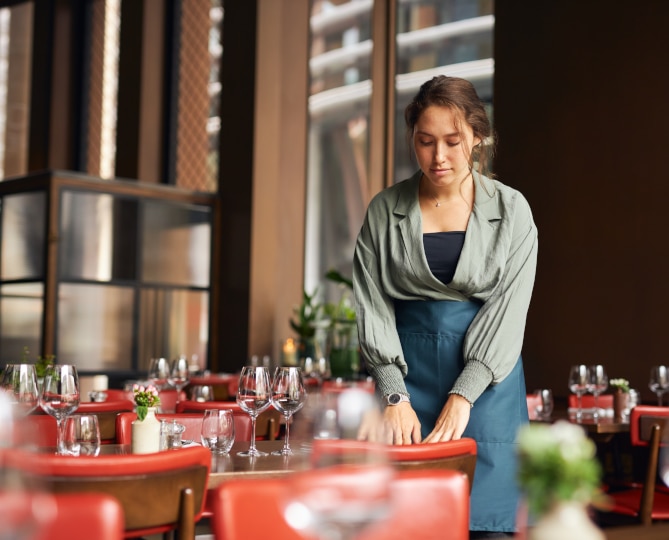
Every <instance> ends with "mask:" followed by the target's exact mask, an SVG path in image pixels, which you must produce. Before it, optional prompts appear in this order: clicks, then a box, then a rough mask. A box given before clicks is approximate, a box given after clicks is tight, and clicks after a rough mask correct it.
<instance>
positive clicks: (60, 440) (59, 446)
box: [56, 417, 65, 454]
mask: <svg viewBox="0 0 669 540" xmlns="http://www.w3.org/2000/svg"><path fill="white" fill-rule="evenodd" d="M64 429H65V419H64V418H61V417H57V418H56V454H63V453H65V452H64V450H65V448H64V446H65V433H64V432H63V430H64Z"/></svg>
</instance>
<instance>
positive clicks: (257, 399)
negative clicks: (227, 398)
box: [237, 366, 272, 457]
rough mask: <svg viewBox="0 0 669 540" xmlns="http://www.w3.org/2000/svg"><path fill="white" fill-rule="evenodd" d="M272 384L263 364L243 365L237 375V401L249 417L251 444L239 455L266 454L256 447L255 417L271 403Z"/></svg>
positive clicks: (254, 455) (255, 455)
mask: <svg viewBox="0 0 669 540" xmlns="http://www.w3.org/2000/svg"><path fill="white" fill-rule="evenodd" d="M271 397H272V385H271V383H270V380H269V371H268V370H267V368H266V367H263V366H245V367H243V368H242V372H241V374H240V376H239V386H238V387H237V403H238V404H239V406H240V407H241V408H242V410H243V411H244V412H245V413H247V414H248V415H249V416H250V417H251V445H250V446H249V449H248V450H246V451H243V452H237V455H239V456H248V457H257V456H266V455H267V452H261V451H260V450H258V449H257V448H256V419H257V418H258V415H259V414H260V413H261V412H263V411H264V410H265V409H267V408H268V407H269V406H270V405H271Z"/></svg>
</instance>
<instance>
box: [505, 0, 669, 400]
mask: <svg viewBox="0 0 669 540" xmlns="http://www.w3.org/2000/svg"><path fill="white" fill-rule="evenodd" d="M495 5H496V14H495V53H494V54H495V87H494V96H495V104H494V110H495V119H494V120H495V127H496V130H497V133H498V138H499V144H498V154H497V159H496V164H495V170H496V173H497V175H498V177H499V179H500V180H502V181H503V182H505V183H507V184H509V185H511V186H514V187H516V188H518V189H520V190H521V191H522V192H523V193H524V194H525V196H526V197H527V199H528V200H529V202H530V205H531V206H532V209H533V212H534V217H535V221H536V223H537V226H538V229H539V264H538V269H537V280H536V284H535V291H534V295H533V299H532V304H531V307H530V313H529V317H528V325H527V332H526V338H525V345H524V348H523V356H524V360H525V372H526V380H527V386H528V390H529V391H531V390H533V389H534V388H538V387H550V388H553V391H554V392H555V394H556V395H558V396H566V395H567V394H568V390H567V376H568V370H569V366H570V365H571V364H575V363H601V364H604V365H605V366H606V367H607V368H608V372H609V375H610V376H613V377H626V378H628V379H630V381H631V383H632V385H633V386H634V387H635V388H637V389H639V390H641V391H642V398H643V400H644V401H649V400H652V399H653V394H651V393H650V391H649V390H648V374H649V370H650V367H651V366H652V365H653V364H658V363H665V364H669V314H668V313H669V310H668V307H667V306H669V256H668V254H667V251H668V249H667V248H668V246H669V241H668V240H667V238H666V236H667V235H666V232H665V231H666V229H667V222H668V219H669V167H667V155H669V152H668V150H667V147H668V146H669V135H668V131H667V128H668V126H669V69H668V66H669V37H668V36H667V28H668V27H669V2H666V1H665V0H642V1H640V2H634V3H632V2H621V3H612V2H610V1H607V0H589V1H587V2H583V1H582V0H560V1H541V2H531V3H527V2H518V1H516V0H497V1H496V2H495Z"/></svg>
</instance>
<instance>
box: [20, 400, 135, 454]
mask: <svg viewBox="0 0 669 540" xmlns="http://www.w3.org/2000/svg"><path fill="white" fill-rule="evenodd" d="M134 408H135V404H134V402H132V401H131V400H129V399H115V400H107V401H101V402H93V401H82V402H81V403H79V406H78V407H77V409H76V410H75V411H74V414H95V415H97V417H98V424H99V425H100V442H101V443H102V444H111V443H114V442H116V415H117V414H118V413H121V412H128V411H132V410H134ZM35 417H49V418H52V417H50V416H49V415H48V414H46V413H45V412H44V411H43V410H42V408H41V407H38V408H37V409H35V411H34V412H33V413H32V414H30V415H28V417H27V420H28V421H29V422H33V421H34V422H36V423H37V424H38V425H39V426H42V427H43V429H45V430H46V431H45V432H44V433H39V435H38V437H37V441H36V442H37V443H38V445H40V446H54V445H55V444H56V438H55V435H56V431H55V427H53V428H51V423H50V422H49V421H48V420H42V421H40V420H35ZM52 420H53V418H52ZM53 423H54V426H55V420H54V422H53ZM52 434H53V437H51V435H52Z"/></svg>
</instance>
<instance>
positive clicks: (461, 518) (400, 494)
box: [211, 470, 469, 540]
mask: <svg viewBox="0 0 669 540" xmlns="http://www.w3.org/2000/svg"><path fill="white" fill-rule="evenodd" d="M314 472H315V471H308V472H305V473H298V474H307V475H308V474H312V473H314ZM318 473H319V474H322V471H318ZM330 476H331V478H328V477H327V476H321V477H320V478H319V479H318V481H319V482H320V481H323V483H324V485H325V484H327V482H328V481H329V480H335V481H336V476H337V472H336V471H333V472H332V474H331V475H330ZM290 482H291V477H289V476H288V477H282V478H266V479H238V480H231V481H229V482H225V483H223V484H221V485H219V486H218V487H216V488H214V489H213V490H212V494H211V504H212V508H213V514H212V518H211V528H212V532H213V533H214V538H215V540H265V539H267V538H272V540H299V539H302V538H304V537H303V536H302V535H301V534H300V533H298V532H296V531H295V530H293V529H292V528H291V527H290V526H289V525H288V524H287V523H286V521H285V519H284V517H283V511H282V508H281V506H282V503H283V501H284V500H285V495H286V493H287V492H288V490H289V489H290ZM468 484H469V483H468V481H467V476H466V475H464V474H462V473H460V472H458V471H452V470H431V471H400V472H398V473H397V476H396V478H394V479H393V481H392V494H393V499H392V508H391V510H390V513H389V516H388V518H387V519H386V520H385V521H383V522H381V523H378V524H376V525H371V526H370V527H369V529H368V530H365V531H363V532H362V533H361V534H360V535H359V536H358V537H356V538H358V539H359V540H406V539H407V538H421V539H439V540H468V538H469V485H468ZM258 516H262V518H259V517H258Z"/></svg>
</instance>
